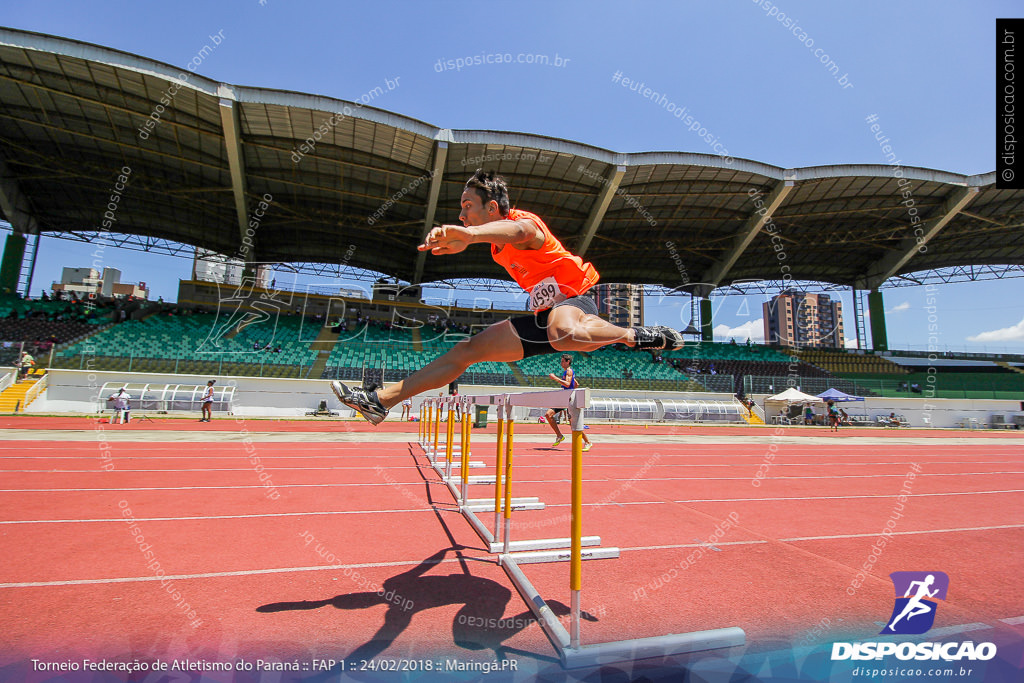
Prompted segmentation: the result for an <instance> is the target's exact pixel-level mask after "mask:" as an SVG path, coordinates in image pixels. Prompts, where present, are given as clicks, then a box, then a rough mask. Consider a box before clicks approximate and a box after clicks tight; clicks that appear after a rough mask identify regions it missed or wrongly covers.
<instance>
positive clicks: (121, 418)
mask: <svg viewBox="0 0 1024 683" xmlns="http://www.w3.org/2000/svg"><path fill="white" fill-rule="evenodd" d="M130 399H131V395H130V394H129V393H128V390H127V388H126V387H121V388H120V389H118V390H117V392H116V393H114V394H111V395H110V397H108V398H107V400H108V401H111V402H113V404H114V414H113V416H111V418H110V424H115V421H116V422H120V423H121V424H128V422H130V421H131V413H132V408H131V404H129V403H128V401H129V400H130Z"/></svg>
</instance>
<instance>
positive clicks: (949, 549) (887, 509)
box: [0, 418, 1024, 667]
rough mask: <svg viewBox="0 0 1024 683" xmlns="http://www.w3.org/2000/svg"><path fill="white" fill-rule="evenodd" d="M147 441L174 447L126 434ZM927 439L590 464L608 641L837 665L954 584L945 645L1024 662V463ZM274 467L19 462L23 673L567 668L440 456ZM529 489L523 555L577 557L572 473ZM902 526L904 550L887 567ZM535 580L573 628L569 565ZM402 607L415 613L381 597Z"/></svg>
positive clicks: (242, 460)
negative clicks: (816, 649)
mask: <svg viewBox="0 0 1024 683" xmlns="http://www.w3.org/2000/svg"><path fill="white" fill-rule="evenodd" d="M56 420H62V418H58V419H56ZM9 422H10V423H12V426H17V427H21V426H23V425H24V424H28V423H24V422H21V419H12V420H10V421H9ZM171 422H172V421H168V423H167V426H166V428H168V429H172V428H175V426H174V425H172V424H171ZM58 424H61V425H64V424H65V423H63V422H59V423H58ZM88 424H89V423H87V422H83V421H81V420H79V421H77V422H75V421H72V422H68V423H67V426H54V422H53V421H48V422H46V425H47V427H48V428H51V429H83V428H88ZM260 424H261V431H262V425H263V423H260ZM267 424H271V425H279V426H280V427H281V431H284V430H285V429H286V428H292V427H294V428H295V431H304V430H305V429H306V428H307V423H305V422H303V423H273V422H271V423H267ZM312 424H314V425H315V426H316V427H318V428H321V429H322V426H323V425H322V423H312ZM346 424H350V425H351V424H352V423H346ZM75 425H78V426H75ZM83 425H84V426H83ZM226 425H227V428H231V429H233V428H235V426H234V425H232V423H231V422H227V423H226ZM222 426H223V425H221V424H218V423H217V422H214V423H211V424H210V425H205V424H204V425H201V426H200V427H202V428H214V427H217V428H220V427H222ZM353 426H356V427H360V428H361V429H362V428H364V426H363V425H353ZM386 426H387V427H391V425H386ZM110 428H111V429H116V428H117V426H112V427H110ZM138 428H145V429H149V428H150V425H149V424H148V423H144V424H143V425H142V426H140V425H128V426H127V427H125V429H138ZM189 428H190V429H194V428H195V426H194V425H189ZM250 430H251V431H257V430H255V429H252V427H250ZM517 430H518V427H517ZM196 431H201V430H196ZM267 431H270V430H267ZM541 431H542V430H541ZM602 431H604V433H605V434H606V435H607V434H609V433H611V430H604V429H603V428H602ZM706 431H707V433H713V434H722V435H726V434H728V432H727V431H726V429H722V428H710V429H707V430H706ZM753 431H754V430H750V429H737V430H736V433H739V434H743V435H745V436H749V435H751V434H752V432H753ZM794 431H795V432H802V433H807V432H806V431H805V430H799V429H797V430H794ZM807 431H810V430H807ZM869 431H872V432H873V433H874V434H875V435H878V434H882V433H885V432H881V431H877V430H869ZM643 432H644V430H643V428H642V427H639V428H637V427H632V428H626V429H624V430H622V431H620V432H619V433H628V434H638V433H643ZM597 433H598V432H597V430H595V440H596V439H597V436H596V435H597ZM648 433H650V431H648ZM662 433H667V432H662ZM762 433H764V432H762ZM823 433H827V432H824V430H813V434H814V435H815V436H817V435H821V434H823ZM890 433H891V432H890ZM474 434H476V433H474ZM765 434H767V433H765ZM940 434H941V433H940ZM946 435H947V436H948V435H949V433H948V432H947V433H946ZM957 436H960V435H959V434H957ZM966 436H969V437H970V436H974V435H973V434H966ZM986 436H994V435H988V434H987V435H986ZM1000 436H1002V435H1000ZM413 437H414V435H413ZM413 437H411V438H413ZM907 437H908V432H906V431H904V432H900V433H899V434H898V436H897V435H894V436H893V437H892V439H891V440H890V443H891V445H883V446H879V445H861V446H858V445H857V444H856V442H855V440H843V441H837V442H836V443H835V444H834V445H828V446H820V445H811V444H779V445H778V447H777V450H775V451H768V449H767V446H768V444H767V442H766V443H763V444H756V443H754V444H751V443H721V444H699V445H695V444H666V443H655V442H654V441H653V440H652V442H651V443H647V444H615V443H611V442H608V441H605V442H598V444H597V446H596V447H595V449H594V450H593V451H591V452H590V453H588V454H587V460H586V464H585V470H584V476H585V486H584V496H585V500H584V502H585V507H584V529H583V531H584V534H598V535H600V536H601V537H602V540H603V544H604V545H606V546H609V545H614V546H618V547H620V548H621V553H622V554H621V557H620V558H619V559H617V560H600V561H592V562H587V563H585V564H584V590H583V607H584V609H585V610H586V611H587V612H589V613H590V614H591V615H592V620H588V621H585V622H584V625H583V633H584V642H588V643H592V642H601V641H609V640H617V639H623V638H635V637H645V636H652V635H659V634H663V633H672V632H686V631H692V630H702V629H708V628H716V627H722V626H740V627H742V628H743V629H744V630H745V631H746V633H747V637H748V641H749V642H750V643H751V645H752V646H753V647H757V646H758V644H761V643H769V642H771V643H773V644H774V645H777V641H778V640H779V639H782V640H786V641H788V642H798V641H801V639H803V638H804V637H805V636H807V635H808V634H809V633H810V632H811V631H812V629H814V628H815V627H819V628H820V626H821V625H822V624H827V628H825V629H824V633H821V634H818V635H817V636H816V638H817V640H819V641H822V642H825V641H831V640H837V639H841V638H865V637H870V636H871V635H872V634H877V632H878V630H879V628H880V626H879V622H881V621H882V620H884V619H886V618H887V617H888V616H889V612H890V611H891V608H892V601H893V589H892V585H891V583H890V581H889V580H888V578H887V576H888V574H889V573H890V572H892V571H905V570H940V571H944V572H946V573H947V574H948V575H949V576H950V580H951V588H950V594H949V598H948V599H947V600H946V601H945V603H944V604H942V605H941V609H940V610H939V613H938V617H937V620H936V627H937V628H940V627H957V626H959V625H964V624H976V625H977V624H980V625H981V629H982V631H981V632H980V633H981V634H983V635H984V637H985V638H986V639H993V640H1001V641H1008V642H1012V643H1018V644H1019V643H1020V642H1021V641H1022V638H1024V625H1022V624H1024V619H1021V617H1022V616H1024V588H1022V587H1021V582H1020V580H1019V577H1020V576H1022V575H1024V554H1022V553H1021V552H1020V550H1019V549H1020V548H1021V547H1024V516H1022V514H1021V510H1024V452H1022V449H1021V448H1020V446H1019V439H1018V440H1017V441H1013V440H1007V441H1006V442H1005V445H1003V442H1002V439H1001V440H1000V442H999V444H998V445H992V444H991V443H989V444H985V445H983V446H981V445H979V446H972V445H971V444H970V442H965V443H956V444H946V443H935V444H932V445H921V444H918V443H915V442H908V440H907ZM367 438H368V439H370V438H372V437H370V436H369V435H368V437H367ZM477 444H478V445H477V446H476V448H475V449H474V450H475V452H474V454H473V458H474V459H482V460H484V461H487V462H491V461H492V458H493V455H492V449H493V445H488V444H483V443H480V442H477ZM254 447H255V449H256V451H255V453H256V455H258V457H259V458H260V465H261V466H262V468H261V471H257V470H256V468H255V467H254V466H253V464H252V461H251V460H250V457H249V456H248V455H247V454H246V451H245V447H244V445H243V444H241V443H169V442H152V441H150V442H146V441H140V442H114V443H111V444H110V448H111V450H112V458H113V460H112V463H113V469H109V470H103V469H101V464H102V461H101V460H100V458H99V454H98V449H97V445H96V443H95V442H90V441H83V442H59V443H57V442H47V441H39V440H36V441H3V442H0V469H2V471H3V472H4V477H3V483H2V484H0V501H2V504H3V510H4V512H3V516H2V519H0V544H2V545H0V551H2V552H3V556H4V557H5V558H7V561H5V563H4V564H3V566H2V568H0V591H2V595H3V600H2V601H0V603H2V604H3V607H2V608H0V609H2V616H3V619H4V624H5V627H6V631H7V635H6V642H7V648H6V651H5V652H4V653H3V655H2V656H3V660H2V661H0V664H6V663H11V662H20V661H24V660H25V659H27V658H30V657H37V658H46V657H49V658H51V659H53V658H66V657H70V656H72V654H77V655H80V656H89V657H92V658H96V657H99V656H108V657H118V656H122V657H123V656H129V657H130V656H135V657H138V656H143V655H146V656H150V657H155V656H163V657H167V656H172V655H177V656H189V657H191V658H198V657H200V656H209V657H214V656H216V657H220V658H222V659H223V658H224V657H239V656H245V657H249V658H251V659H255V658H257V657H260V658H263V659H267V658H269V657H272V656H273V657H278V658H282V659H290V658H294V657H299V658H304V659H309V658H313V657H329V658H335V659H337V658H340V657H341V656H343V655H348V656H353V655H355V656H372V655H374V654H378V653H379V654H382V656H388V657H396V658H397V657H403V656H405V657H413V656H428V655H435V654H437V653H449V654H450V655H451V656H456V657H459V658H460V659H462V660H468V661H490V660H493V658H494V652H495V651H496V650H497V649H499V648H511V650H509V652H511V653H513V655H512V656H515V657H519V658H522V659H523V660H524V662H525V663H527V664H531V663H532V666H534V667H543V666H549V665H550V662H551V657H552V650H551V648H550V646H549V645H548V643H547V642H546V639H545V637H544V636H543V634H542V632H541V630H540V629H539V628H538V626H537V625H536V623H534V622H533V621H532V619H531V618H530V617H529V614H528V611H527V610H526V608H525V606H524V605H523V603H522V601H521V600H520V599H519V598H518V596H516V595H515V593H514V591H513V590H512V589H511V585H510V584H509V582H508V581H507V579H506V577H505V575H504V573H503V572H502V570H501V569H500V568H499V567H498V566H496V565H495V563H494V562H493V557H491V556H489V555H488V554H487V553H486V552H484V550H483V548H482V544H481V543H480V541H479V539H478V538H477V537H476V535H475V534H474V533H472V532H471V530H470V528H469V526H468V525H467V524H466V522H465V521H464V520H463V519H462V518H461V517H460V516H459V515H458V513H457V512H456V511H455V509H454V506H453V504H452V500H451V497H450V495H449V494H448V491H447V488H446V487H444V486H443V485H441V484H440V483H439V482H438V480H437V477H436V476H435V475H434V473H433V471H432V470H431V469H430V468H429V467H427V466H426V464H425V463H426V461H425V459H424V458H423V456H422V454H421V451H420V449H419V447H418V446H414V445H410V444H405V443H376V444H374V443H372V442H370V441H367V442H362V443H359V442H347V443H325V442H315V443H307V442H296V443H272V442H257V443H255V444H254ZM769 456H771V457H769ZM514 464H515V470H514V489H513V493H514V495H517V496H539V497H540V498H541V499H542V500H543V501H544V502H545V503H546V504H547V508H546V509H545V510H540V511H525V512H520V513H516V515H515V517H514V528H513V538H540V537H550V536H565V535H567V533H568V500H569V486H568V481H567V474H568V465H569V456H568V449H567V448H566V447H565V446H564V445H563V446H562V447H560V448H558V449H551V448H548V447H546V446H543V445H537V444H532V443H524V442H521V443H520V444H519V446H518V447H517V450H516V458H515V461H514ZM912 468H913V469H912ZM486 471H487V470H472V471H471V473H472V474H483V473H485V472H486ZM759 471H762V472H763V473H764V475H763V477H762V478H758V477H757V476H756V475H757V473H758V472H759ZM911 471H914V472H915V476H914V478H913V480H912V481H910V482H908V472H911ZM261 475H266V476H268V477H269V479H264V480H262V481H261ZM268 483H269V484H271V485H272V486H273V487H274V488H273V489H270V488H268ZM908 483H909V486H908ZM905 487H906V489H907V490H906V491H904V493H905V495H906V498H905V500H904V501H903V502H900V501H899V499H898V496H899V495H900V494H901V491H903V490H904V488H905ZM272 491H276V492H277V493H279V496H278V497H276V498H270V497H268V494H269V493H271V492H272ZM492 491H493V487H492V486H478V487H474V490H473V491H471V495H472V496H473V497H486V496H488V495H489V494H490V493H491V492H492ZM896 514H898V515H899V516H898V518H897V519H895V520H894V525H893V527H894V528H893V531H894V533H893V535H892V536H891V540H890V541H889V542H888V543H887V545H886V546H885V547H884V548H883V549H882V550H881V552H880V553H879V554H878V555H877V557H876V556H873V555H872V553H871V550H872V547H873V544H874V543H875V542H876V540H877V539H878V537H879V535H880V533H881V532H882V530H883V529H884V528H885V526H886V523H887V522H888V521H890V520H892V519H893V517H894V515H896ZM482 518H483V519H484V520H485V521H487V522H488V523H489V522H490V520H491V519H492V518H493V515H491V514H484V515H482ZM726 520H733V521H734V524H733V525H730V528H727V529H725V528H724V526H723V524H724V522H725V521H726ZM720 529H724V531H723V532H722V533H721V534H718V532H717V531H716V530H720ZM139 536H141V537H142V538H141V539H139ZM709 539H711V540H712V541H713V542H709ZM453 543H454V544H456V545H457V546H458V547H459V548H460V549H458V550H452V549H451V548H452V545H453ZM146 551H149V552H150V553H151V555H149V556H148V557H147V555H146ZM157 562H158V563H159V569H160V570H161V572H162V574H161V576H162V577H163V581H161V580H160V579H161V576H158V575H157V574H156V565H155V563H157ZM866 562H869V566H870V571H867V572H864V574H865V575H864V576H862V577H860V578H859V579H858V572H860V571H861V570H862V568H863V566H864V564H865V563H866ZM147 565H148V566H147ZM525 572H526V574H527V576H528V577H530V579H531V581H532V582H533V583H534V585H535V586H536V587H537V588H538V590H539V591H540V592H541V594H542V595H543V596H545V598H547V599H548V600H549V601H550V602H551V604H552V605H553V607H554V608H555V610H556V612H558V611H564V610H563V609H562V607H561V605H562V604H567V603H568V601H569V591H568V585H567V584H568V568H567V566H565V565H564V564H543V565H527V566H525ZM168 577H170V578H168ZM855 582H856V583H855ZM380 586H383V587H384V588H385V589H386V590H385V594H390V595H391V596H392V598H391V601H390V602H389V601H386V600H383V599H381V598H380V597H379V596H377V595H375V594H374V593H373V592H372V591H375V590H376V589H377V588H378V587H380ZM854 586H856V587H854ZM851 590H852V591H853V594H852V595H851V592H850V591H851ZM403 605H404V606H407V609H403ZM190 610H194V612H195V615H194V617H188V616H187V613H188V612H189V611H190ZM197 621H198V622H199V623H198V624H197V623H196V622H197ZM479 624H484V626H479ZM375 634H376V636H377V637H379V638H383V640H382V641H381V640H378V641H376V642H374V640H373V639H374V637H375ZM972 634H973V635H974V637H975V640H977V638H978V637H979V633H978V632H972Z"/></svg>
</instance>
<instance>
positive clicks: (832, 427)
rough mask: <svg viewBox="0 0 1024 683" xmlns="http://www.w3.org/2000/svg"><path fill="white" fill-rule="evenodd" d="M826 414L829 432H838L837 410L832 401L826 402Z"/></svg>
mask: <svg viewBox="0 0 1024 683" xmlns="http://www.w3.org/2000/svg"><path fill="white" fill-rule="evenodd" d="M826 412H827V414H828V421H829V431H830V432H838V431H839V408H836V404H835V403H833V402H832V401H829V402H828V408H827V410H826Z"/></svg>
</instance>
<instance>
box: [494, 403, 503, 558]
mask: <svg viewBox="0 0 1024 683" xmlns="http://www.w3.org/2000/svg"><path fill="white" fill-rule="evenodd" d="M504 409H505V397H504V396H499V397H498V407H497V409H496V410H497V415H498V447H497V449H496V452H495V455H494V461H495V465H494V541H495V542H498V541H499V540H500V538H501V537H500V536H499V532H500V531H501V465H502V459H503V458H502V456H503V455H504V451H503V450H502V448H503V447H504V443H502V442H503V441H504V438H505V416H504V415H503V414H502V412H501V411H502V410H504Z"/></svg>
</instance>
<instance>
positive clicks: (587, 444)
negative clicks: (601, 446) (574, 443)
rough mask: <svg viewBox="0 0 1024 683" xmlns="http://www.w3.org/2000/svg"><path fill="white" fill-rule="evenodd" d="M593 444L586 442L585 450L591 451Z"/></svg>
mask: <svg viewBox="0 0 1024 683" xmlns="http://www.w3.org/2000/svg"><path fill="white" fill-rule="evenodd" d="M593 445H594V444H592V443H585V444H583V452H584V453H586V452H587V451H589V450H590V447H591V446H593Z"/></svg>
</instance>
